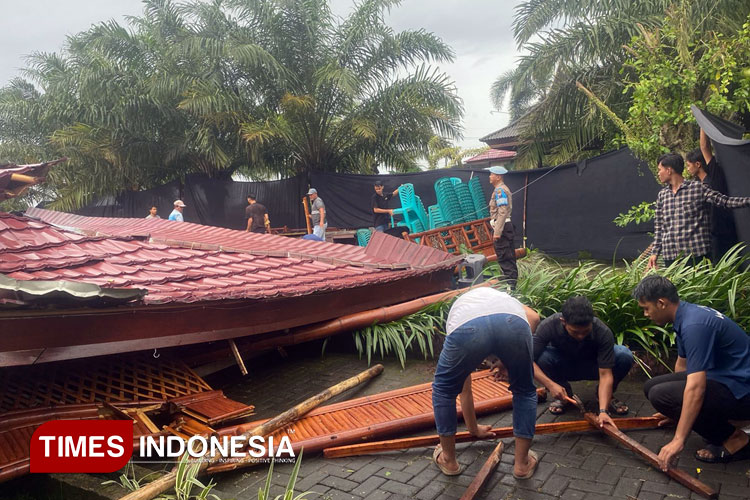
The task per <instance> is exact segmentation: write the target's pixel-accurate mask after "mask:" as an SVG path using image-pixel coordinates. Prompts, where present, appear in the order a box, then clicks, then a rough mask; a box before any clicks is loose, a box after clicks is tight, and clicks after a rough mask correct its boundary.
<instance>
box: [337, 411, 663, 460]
mask: <svg viewBox="0 0 750 500" xmlns="http://www.w3.org/2000/svg"><path fill="white" fill-rule="evenodd" d="M659 420H660V419H659V418H657V417H637V418H618V419H617V425H618V426H620V428H622V429H631V430H632V429H653V428H655V427H656V426H657V425H658V423H659ZM592 430H596V427H595V426H592V425H591V423H590V422H588V421H587V420H574V421H572V422H553V423H549V424H537V426H536V428H535V431H534V432H535V434H557V433H560V432H576V431H592ZM492 432H494V433H495V437H496V438H498V439H502V438H507V437H512V436H513V427H498V428H495V429H492ZM471 441H480V439H478V438H476V437H474V436H472V435H471V433H469V432H459V433H457V434H456V443H468V442H471ZM439 443H440V437H439V436H438V435H436V434H435V435H432V436H420V437H414V438H405V439H390V440H388V441H375V442H372V443H361V444H354V445H350V446H337V447H335V448H326V449H325V450H323V455H324V456H325V457H326V458H341V457H353V456H357V455H367V454H369V453H378V452H383V451H392V450H403V449H406V448H423V447H428V446H437V445H438V444H439Z"/></svg>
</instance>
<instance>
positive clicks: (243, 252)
mask: <svg viewBox="0 0 750 500" xmlns="http://www.w3.org/2000/svg"><path fill="white" fill-rule="evenodd" d="M29 213H30V214H31V215H33V216H36V217H39V218H43V219H45V220H46V221H47V222H52V223H55V224H58V225H64V226H69V227H75V228H78V229H81V230H84V231H88V232H89V233H91V234H100V235H101V234H105V233H106V234H112V235H115V236H109V237H104V236H90V235H89V236H86V235H82V234H76V233H75V232H72V231H69V230H65V229H61V228H56V227H53V226H51V225H50V224H48V223H46V222H42V221H35V220H32V219H29V218H26V217H17V216H13V215H10V214H4V213H0V273H3V274H6V275H8V276H9V277H11V278H15V279H17V280H31V281H36V280H46V281H74V282H82V283H90V284H94V285H97V286H100V287H103V288H106V287H114V288H143V289H146V290H148V295H147V296H146V297H145V298H144V301H145V302H146V303H169V302H183V303H190V302H197V301H209V300H223V299H266V298H271V297H291V296H301V295H309V294H313V293H320V292H326V291H331V290H341V289H346V288H352V287H359V286H366V285H370V284H376V283H385V282H390V281H394V280H400V279H404V278H407V277H412V276H417V275H421V274H427V273H430V272H432V271H435V270H438V269H447V268H449V267H451V266H453V265H455V263H456V258H455V257H453V256H451V255H450V254H447V253H444V252H439V251H437V250H434V249H432V248H427V247H420V246H418V245H414V244H411V243H407V242H405V241H403V240H399V239H397V238H390V240H392V242H391V243H390V245H392V246H391V248H390V251H389V243H388V242H387V241H386V242H385V243H381V244H380V245H381V247H380V248H381V251H376V249H375V248H370V249H368V250H367V251H365V250H364V249H363V248H360V247H355V246H351V245H338V244H331V243H322V242H310V241H303V240H294V239H290V238H285V237H281V236H272V235H261V234H251V233H245V232H242V231H234V230H230V229H223V228H215V227H208V226H201V225H199V224H190V223H180V222H172V221H166V220H153V219H149V220H146V219H106V218H96V217H82V216H76V215H70V214H61V213H59V212H51V211H48V210H39V209H33V210H30V211H29ZM146 234H150V235H151V237H150V239H146V238H145V237H144V238H142V239H139V238H138V237H137V235H146ZM376 241H377V240H376ZM393 242H395V243H393ZM403 245H407V246H409V248H408V249H407V248H406V247H403Z"/></svg>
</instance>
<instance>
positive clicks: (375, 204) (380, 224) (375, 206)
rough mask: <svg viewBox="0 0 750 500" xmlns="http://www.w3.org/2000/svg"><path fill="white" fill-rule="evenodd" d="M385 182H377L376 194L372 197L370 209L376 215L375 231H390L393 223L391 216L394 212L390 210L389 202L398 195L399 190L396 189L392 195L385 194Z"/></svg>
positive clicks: (374, 221)
mask: <svg viewBox="0 0 750 500" xmlns="http://www.w3.org/2000/svg"><path fill="white" fill-rule="evenodd" d="M383 189H384V188H383V182H382V181H375V194H373V195H372V201H371V202H370V207H372V212H373V213H374V214H375V216H374V220H373V224H372V225H373V226H374V227H375V231H380V232H383V231H385V230H386V229H388V226H389V225H390V221H391V215H393V210H392V209H390V208H388V200H390V199H391V198H393V197H394V196H396V195H397V194H398V188H396V189H395V190H394V191H393V193H391V194H386V195H384V194H383Z"/></svg>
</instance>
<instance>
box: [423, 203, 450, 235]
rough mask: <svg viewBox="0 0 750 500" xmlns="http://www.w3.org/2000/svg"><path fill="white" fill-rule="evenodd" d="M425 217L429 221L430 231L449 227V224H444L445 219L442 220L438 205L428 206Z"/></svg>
mask: <svg viewBox="0 0 750 500" xmlns="http://www.w3.org/2000/svg"><path fill="white" fill-rule="evenodd" d="M427 216H428V219H429V225H430V229H437V228H439V227H445V226H449V225H450V223H448V222H446V221H445V219H443V212H442V211H441V210H440V206H439V205H430V207H429V209H428V214H427Z"/></svg>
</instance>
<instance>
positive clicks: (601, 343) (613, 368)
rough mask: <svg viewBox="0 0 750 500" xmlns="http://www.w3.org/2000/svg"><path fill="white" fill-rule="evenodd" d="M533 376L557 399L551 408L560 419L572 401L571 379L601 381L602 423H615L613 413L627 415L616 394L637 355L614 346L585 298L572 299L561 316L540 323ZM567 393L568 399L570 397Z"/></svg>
mask: <svg viewBox="0 0 750 500" xmlns="http://www.w3.org/2000/svg"><path fill="white" fill-rule="evenodd" d="M534 362H535V363H534V376H535V378H536V379H537V380H538V381H539V382H541V383H542V384H544V386H545V387H547V388H548V389H549V392H550V395H551V396H552V397H553V398H555V400H554V401H553V402H552V404H551V405H550V407H549V411H550V413H554V414H556V415H558V414H561V413H563V412H564V411H565V402H564V398H565V396H566V395H569V396H572V395H573V390H572V389H571V387H570V383H569V381H571V380H598V381H599V388H598V397H599V423H600V424H612V425H614V422H613V421H612V419H611V418H610V417H609V412H610V411H612V412H614V413H616V414H618V415H624V414H626V413H627V412H628V406H627V405H626V404H624V403H623V402H621V401H618V400H617V399H615V398H614V397H613V396H612V394H613V393H614V392H615V390H617V385H618V384H619V383H620V381H621V380H622V379H623V378H625V376H626V375H627V374H628V372H629V371H630V368H631V367H632V366H633V353H631V352H630V349H628V348H627V347H625V346H622V345H615V337H614V335H613V334H612V330H610V329H609V327H608V326H607V325H606V324H604V322H603V321H601V320H600V319H599V318H596V317H594V308H593V307H592V306H591V302H589V300H588V299H587V298H586V297H582V296H578V297H571V298H569V299H568V300H566V301H565V303H564V304H563V306H562V312H559V313H557V314H553V315H552V316H550V317H548V318H546V319H545V320H544V321H542V322H541V323H540V324H539V328H537V330H536V332H535V334H534ZM566 393H567V394H566Z"/></svg>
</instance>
